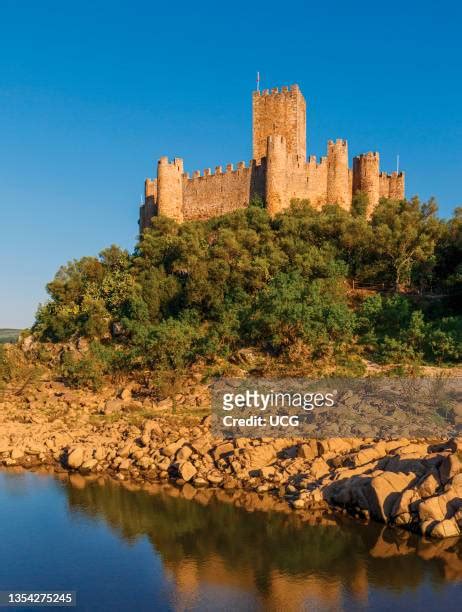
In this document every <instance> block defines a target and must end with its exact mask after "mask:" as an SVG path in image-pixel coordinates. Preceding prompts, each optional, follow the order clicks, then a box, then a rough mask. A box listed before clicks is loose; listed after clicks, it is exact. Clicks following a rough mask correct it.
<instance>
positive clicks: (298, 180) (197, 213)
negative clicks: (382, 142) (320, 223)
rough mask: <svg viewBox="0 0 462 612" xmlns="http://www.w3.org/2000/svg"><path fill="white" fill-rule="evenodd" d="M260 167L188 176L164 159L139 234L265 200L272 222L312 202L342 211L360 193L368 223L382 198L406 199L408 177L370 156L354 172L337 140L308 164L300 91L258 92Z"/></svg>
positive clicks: (148, 187) (150, 183)
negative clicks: (297, 202)
mask: <svg viewBox="0 0 462 612" xmlns="http://www.w3.org/2000/svg"><path fill="white" fill-rule="evenodd" d="M252 111H253V152H254V159H253V160H251V161H250V164H249V165H248V166H246V164H245V162H239V163H238V164H237V167H236V169H234V167H233V165H232V164H228V165H227V166H226V169H225V170H223V168H222V167H221V166H217V167H216V168H215V172H214V173H213V174H212V172H211V170H210V168H207V169H206V170H204V172H203V173H202V174H201V173H200V171H196V172H194V173H193V175H192V177H190V176H189V174H187V173H185V172H184V169H183V160H182V159H179V158H175V159H174V160H173V161H172V162H170V161H169V160H168V158H166V157H162V158H161V159H160V160H159V162H158V166H157V179H154V180H152V179H147V180H146V182H145V202H144V204H143V205H142V206H141V210H140V229H141V230H143V229H144V228H145V227H148V226H149V224H150V222H151V219H152V217H154V216H157V215H162V216H166V217H170V218H172V219H174V220H175V221H178V222H179V223H181V222H183V221H190V220H205V219H210V218H212V217H216V216H219V215H223V214H226V213H229V212H232V211H234V210H238V209H240V208H245V207H246V206H248V205H249V202H251V200H252V199H253V198H254V197H256V196H258V197H260V198H262V199H263V200H264V202H265V204H266V207H267V209H268V211H269V213H270V214H271V215H275V214H277V213H278V212H281V211H283V210H284V209H286V208H287V207H288V206H289V205H290V202H291V200H293V199H307V200H309V201H310V203H311V204H312V206H314V207H316V208H318V209H319V208H321V207H322V206H324V205H325V204H327V203H331V204H334V203H337V204H339V205H340V206H342V207H343V208H345V209H347V210H349V209H350V207H351V202H352V197H353V195H354V194H355V193H358V192H362V193H365V194H366V195H367V197H368V201H369V208H368V214H369V215H370V214H371V213H372V211H373V210H374V208H375V206H377V204H378V202H379V199H380V198H381V197H385V198H393V199H402V198H404V193H405V192H404V174H403V173H399V174H398V173H396V172H393V173H392V174H386V173H384V172H380V167H379V166H380V158H379V154H378V153H365V154H361V155H359V156H357V157H355V158H354V159H353V168H352V169H350V168H349V165H348V144H347V142H346V140H341V139H338V140H336V141H335V142H334V141H329V142H328V144H327V155H326V156H325V157H321V158H320V160H319V162H318V161H317V159H316V157H315V156H313V155H311V156H310V157H309V158H308V159H307V158H306V103H305V99H304V97H303V95H302V93H301V91H300V89H299V88H298V86H296V85H292V86H291V87H290V89H289V88H288V87H283V88H282V89H281V90H280V91H279V90H278V89H273V90H271V92H269V91H268V90H265V91H263V92H254V93H253V96H252Z"/></svg>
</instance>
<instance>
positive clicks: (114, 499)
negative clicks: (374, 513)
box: [67, 479, 462, 610]
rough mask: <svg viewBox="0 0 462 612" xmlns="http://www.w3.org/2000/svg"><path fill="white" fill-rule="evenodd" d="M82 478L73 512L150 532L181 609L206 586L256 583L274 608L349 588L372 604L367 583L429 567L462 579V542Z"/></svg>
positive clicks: (339, 595)
mask: <svg viewBox="0 0 462 612" xmlns="http://www.w3.org/2000/svg"><path fill="white" fill-rule="evenodd" d="M75 484H77V487H75V486H74V483H73V482H72V481H69V484H68V486H67V492H68V499H69V505H70V507H71V509H72V510H74V511H78V512H82V513H84V514H86V515H90V516H94V517H98V518H104V520H105V521H106V522H107V523H108V524H109V525H110V526H111V527H112V528H113V529H114V530H115V531H116V532H117V533H118V534H120V535H121V536H122V537H124V538H125V539H127V540H129V541H133V539H135V538H137V537H140V536H147V537H148V538H149V540H150V541H151V543H152V545H153V547H154V548H155V550H156V551H157V552H158V554H159V555H160V556H161V558H162V561H163V564H164V567H165V570H166V572H167V574H168V575H170V576H171V577H172V578H173V579H174V582H175V590H176V601H177V604H178V605H177V607H179V608H183V609H184V608H188V606H191V605H192V604H193V602H194V601H195V598H196V597H197V596H198V594H199V592H200V590H201V588H203V587H204V585H215V586H218V587H220V588H230V589H240V590H242V589H244V590H245V591H251V592H252V593H253V594H254V595H255V597H257V598H258V600H259V601H260V604H261V605H262V607H263V608H264V609H268V610H276V609H282V608H284V609H287V610H291V609H300V608H301V607H303V606H304V605H305V604H306V602H308V601H309V602H310V605H313V602H318V603H319V606H320V607H321V608H322V609H332V610H335V609H337V608H338V607H339V606H341V603H342V601H343V599H344V598H345V597H346V596H348V597H349V598H351V599H354V600H355V601H358V602H359V601H361V602H362V603H366V602H367V596H368V588H369V586H375V587H384V588H390V587H392V588H394V589H396V590H402V589H406V588H409V587H414V586H416V585H418V584H420V583H421V582H422V581H423V580H424V579H426V578H427V577H428V576H429V575H431V578H432V580H433V581H434V582H441V583H444V582H446V581H456V580H461V579H462V545H461V543H460V542H458V541H457V540H455V541H454V540H443V541H438V542H437V543H434V542H431V541H429V540H426V539H423V538H417V537H416V536H414V535H412V534H410V533H408V532H404V531H398V530H393V529H389V528H381V527H379V526H377V525H367V526H360V525H355V524H352V523H351V522H350V521H348V520H344V519H342V520H341V519H340V518H334V517H327V518H326V517H323V516H319V517H312V516H311V517H310V516H309V515H303V514H300V515H298V514H297V515H294V514H293V513H289V512H287V511H285V513H284V512H279V511H276V510H275V509H274V508H275V505H274V501H273V500H272V499H271V498H270V497H269V496H259V495H257V494H255V493H251V494H250V493H245V492H240V493H235V492H234V493H233V494H229V495H227V494H226V492H224V491H222V490H220V491H219V492H218V496H217V495H215V494H214V492H213V491H212V490H209V489H204V490H198V491H197V492H196V494H195V495H194V499H193V501H189V500H187V499H185V498H184V497H183V496H182V494H181V491H179V490H178V489H176V488H174V487H171V486H170V487H169V486H162V485H150V486H149V491H145V490H141V489H140V490H137V491H136V490H134V491H133V490H132V491H130V490H127V489H126V488H125V487H123V486H120V485H116V484H114V483H111V482H108V481H105V480H103V479H99V480H97V481H96V480H93V481H92V482H89V481H87V480H85V481H84V483H83V482H82V480H79V481H78V483H75ZM83 484H86V486H82V485H83ZM238 495H240V497H241V500H240V501H241V506H243V507H242V508H239V507H236V502H237V501H238V500H236V499H235V497H236V496H238ZM225 501H226V502H232V503H224V502H225ZM244 507H245V508H247V509H244ZM249 509H253V511H252V512H249V511H248V510H249ZM280 509H281V510H282V507H281V508H280ZM310 521H311V524H310ZM316 521H321V523H322V521H325V523H326V524H313V523H316Z"/></svg>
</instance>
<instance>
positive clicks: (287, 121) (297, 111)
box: [252, 85, 306, 161]
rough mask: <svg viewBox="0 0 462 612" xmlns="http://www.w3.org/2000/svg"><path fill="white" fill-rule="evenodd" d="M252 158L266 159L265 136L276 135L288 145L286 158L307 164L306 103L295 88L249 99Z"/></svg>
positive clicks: (266, 91)
mask: <svg viewBox="0 0 462 612" xmlns="http://www.w3.org/2000/svg"><path fill="white" fill-rule="evenodd" d="M252 125H253V158H254V159H256V160H259V159H261V158H262V157H264V156H265V155H266V144H267V139H268V136H273V135H277V134H279V135H280V136H284V138H285V140H286V142H287V152H288V154H289V155H298V156H300V158H301V159H302V160H303V161H305V160H306V102H305V98H304V97H303V94H302V92H301V91H300V89H299V88H298V85H291V87H290V89H289V88H288V87H282V88H281V91H279V90H278V88H277V87H276V88H275V89H272V90H271V92H269V90H267V89H266V90H264V91H263V92H260V91H254V92H253V96H252Z"/></svg>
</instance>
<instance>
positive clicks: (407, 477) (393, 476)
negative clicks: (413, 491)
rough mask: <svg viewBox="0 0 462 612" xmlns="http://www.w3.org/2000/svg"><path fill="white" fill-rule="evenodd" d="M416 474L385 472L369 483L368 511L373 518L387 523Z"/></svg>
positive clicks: (367, 493)
mask: <svg viewBox="0 0 462 612" xmlns="http://www.w3.org/2000/svg"><path fill="white" fill-rule="evenodd" d="M414 478H415V476H414V474H404V473H402V472H383V473H382V474H379V475H378V476H374V477H373V478H372V479H371V480H370V483H369V487H368V489H367V492H366V495H367V498H368V502H369V508H368V510H369V511H370V513H371V516H372V517H373V518H375V519H377V520H379V521H383V522H386V521H387V519H389V518H390V516H391V514H392V510H393V507H394V505H395V504H396V501H397V500H398V499H399V498H400V494H401V493H402V492H403V491H404V489H407V487H408V486H409V485H410V484H411V482H412V481H413V480H414Z"/></svg>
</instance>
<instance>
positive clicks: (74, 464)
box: [67, 446, 84, 470]
mask: <svg viewBox="0 0 462 612" xmlns="http://www.w3.org/2000/svg"><path fill="white" fill-rule="evenodd" d="M83 462H84V449H83V448H82V447H81V446H76V447H75V448H74V449H72V450H71V451H70V452H69V454H68V456H67V465H68V466H69V467H70V468H72V469H74V470H76V469H78V468H79V467H80V466H81V465H82V463H83Z"/></svg>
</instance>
